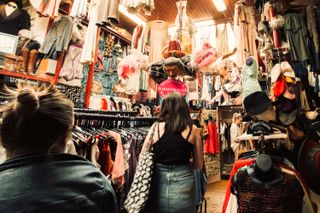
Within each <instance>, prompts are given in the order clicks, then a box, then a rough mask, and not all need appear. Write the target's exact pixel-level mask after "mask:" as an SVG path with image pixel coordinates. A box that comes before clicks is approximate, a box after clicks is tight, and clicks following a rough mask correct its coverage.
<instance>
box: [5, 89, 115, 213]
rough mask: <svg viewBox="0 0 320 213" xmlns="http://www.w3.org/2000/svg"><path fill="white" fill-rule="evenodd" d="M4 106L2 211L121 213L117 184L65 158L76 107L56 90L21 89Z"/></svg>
mask: <svg viewBox="0 0 320 213" xmlns="http://www.w3.org/2000/svg"><path fill="white" fill-rule="evenodd" d="M8 92H9V93H10V94H9V95H10V96H11V98H10V99H11V100H12V102H11V103H10V104H8V105H7V106H5V107H3V108H1V111H2V112H3V113H4V114H3V120H2V124H1V127H0V130H1V132H0V139H1V145H2V146H3V147H4V148H5V149H6V155H7V156H6V157H7V160H6V161H5V162H4V163H3V164H0V180H1V186H0V212H1V213H6V212H10V213H13V212H117V203H116V197H115V194H114V191H113V189H112V187H111V184H110V183H108V181H107V179H106V178H105V177H104V175H103V174H102V173H101V172H100V171H99V170H98V169H97V168H96V167H94V165H93V164H91V163H89V162H88V161H86V160H85V159H83V158H81V157H79V156H74V155H69V154H63V152H64V150H65V146H66V143H67V141H68V138H69V137H70V135H71V130H72V127H73V104H72V102H71V101H69V100H68V99H67V98H66V97H65V96H64V95H63V94H62V93H60V92H59V91H58V90H57V89H56V88H55V87H54V86H50V87H31V86H26V85H24V86H18V89H17V90H15V91H13V90H8Z"/></svg>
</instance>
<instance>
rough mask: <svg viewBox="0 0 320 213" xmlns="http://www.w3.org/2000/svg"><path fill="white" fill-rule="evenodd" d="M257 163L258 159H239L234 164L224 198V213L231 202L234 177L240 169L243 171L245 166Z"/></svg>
mask: <svg viewBox="0 0 320 213" xmlns="http://www.w3.org/2000/svg"><path fill="white" fill-rule="evenodd" d="M255 161H256V159H239V160H237V161H236V162H235V163H234V164H233V168H232V170H231V174H230V178H229V182H228V186H227V190H226V195H225V197H224V202H223V206H222V213H225V212H226V209H227V206H228V202H229V198H230V188H231V186H232V178H233V176H234V175H235V174H236V173H237V171H238V170H239V169H241V168H242V167H244V166H249V165H252V164H254V162H255Z"/></svg>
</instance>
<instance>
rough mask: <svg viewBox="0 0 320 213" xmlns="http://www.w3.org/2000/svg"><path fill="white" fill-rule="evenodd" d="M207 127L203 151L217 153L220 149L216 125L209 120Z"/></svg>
mask: <svg viewBox="0 0 320 213" xmlns="http://www.w3.org/2000/svg"><path fill="white" fill-rule="evenodd" d="M207 128H208V135H207V139H206V145H205V149H204V152H205V153H207V154H216V153H219V152H220V151H219V141H218V131H217V126H216V124H215V123H214V122H211V121H209V123H208V126H207Z"/></svg>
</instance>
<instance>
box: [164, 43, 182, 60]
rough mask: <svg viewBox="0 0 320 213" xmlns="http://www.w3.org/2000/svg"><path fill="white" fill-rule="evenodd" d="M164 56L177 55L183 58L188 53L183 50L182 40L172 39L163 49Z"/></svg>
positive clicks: (176, 56)
mask: <svg viewBox="0 0 320 213" xmlns="http://www.w3.org/2000/svg"><path fill="white" fill-rule="evenodd" d="M162 54H163V58H165V59H166V58H169V57H175V58H182V57H183V56H185V55H186V54H185V53H184V52H183V51H182V50H181V46H180V42H179V41H177V40H174V41H170V42H169V45H168V46H167V47H166V48H165V49H164V50H163V51H162Z"/></svg>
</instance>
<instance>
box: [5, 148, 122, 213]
mask: <svg viewBox="0 0 320 213" xmlns="http://www.w3.org/2000/svg"><path fill="white" fill-rule="evenodd" d="M0 183H1V185H0V212H1V213H6V212H10V213H14V212H46V213H51V212H52V213H53V212H64V213H65V212H95V213H97V212H110V213H114V212H117V202H116V197H115V193H114V191H113V189H112V187H111V184H110V183H109V182H108V181H107V179H106V178H105V176H104V175H103V174H102V173H101V172H100V171H99V170H98V169H97V168H96V167H94V166H93V165H92V164H91V163H90V162H88V161H86V160H85V159H83V158H81V157H79V156H73V155H69V154H50V155H45V154H37V155H25V156H21V157H16V158H13V159H10V160H7V161H6V162H4V163H3V164H1V165H0Z"/></svg>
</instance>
